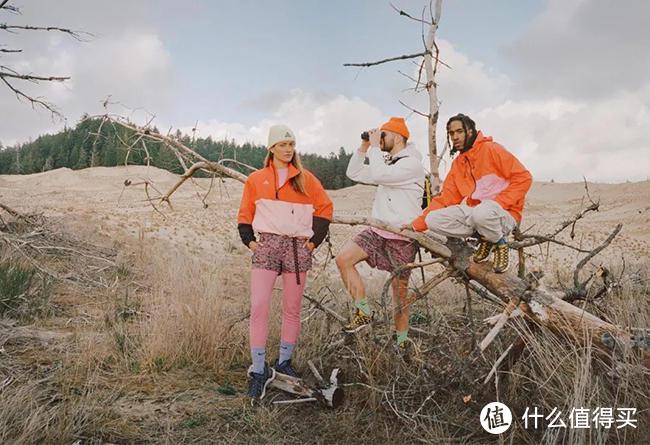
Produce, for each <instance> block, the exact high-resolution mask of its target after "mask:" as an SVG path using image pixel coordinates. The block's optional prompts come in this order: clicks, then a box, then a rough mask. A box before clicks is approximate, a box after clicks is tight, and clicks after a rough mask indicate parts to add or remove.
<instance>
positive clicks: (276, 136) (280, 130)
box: [267, 125, 296, 148]
mask: <svg viewBox="0 0 650 445" xmlns="http://www.w3.org/2000/svg"><path fill="white" fill-rule="evenodd" d="M284 141H293V142H296V136H295V135H294V134H293V131H291V128H289V127H287V126H286V125H273V126H272V127H271V128H269V144H268V145H267V148H271V147H273V146H274V145H275V144H277V143H278V142H284Z"/></svg>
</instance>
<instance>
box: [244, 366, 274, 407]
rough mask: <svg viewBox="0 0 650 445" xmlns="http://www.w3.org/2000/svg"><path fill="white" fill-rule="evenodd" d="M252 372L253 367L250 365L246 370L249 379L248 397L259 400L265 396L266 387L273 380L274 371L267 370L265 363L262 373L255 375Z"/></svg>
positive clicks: (271, 369)
mask: <svg viewBox="0 0 650 445" xmlns="http://www.w3.org/2000/svg"><path fill="white" fill-rule="evenodd" d="M252 370H253V366H252V365H251V367H250V368H248V377H249V378H250V380H249V382H248V397H250V398H252V399H256V400H260V399H262V398H264V396H265V395H266V387H267V386H268V385H269V383H271V381H272V380H273V379H274V378H275V369H273V368H269V367H268V365H267V364H266V363H265V364H264V372H262V373H257V372H253V371H252Z"/></svg>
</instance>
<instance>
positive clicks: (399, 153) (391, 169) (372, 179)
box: [336, 117, 425, 351]
mask: <svg viewBox="0 0 650 445" xmlns="http://www.w3.org/2000/svg"><path fill="white" fill-rule="evenodd" d="M408 138H409V130H408V128H407V126H406V123H405V122H404V119H403V118H399V117H393V118H391V119H390V120H389V121H388V122H386V123H384V124H383V125H382V126H381V128H380V129H374V130H370V131H369V132H368V133H365V132H364V133H363V134H362V135H361V139H362V140H361V146H360V147H359V149H358V150H357V151H356V152H355V153H353V154H352V158H351V159H350V163H349V164H348V169H347V175H348V177H349V178H350V179H352V180H354V181H358V182H362V183H366V184H374V185H377V186H378V187H377V192H376V193H375V200H374V203H373V206H372V217H373V218H375V219H377V220H380V221H382V222H385V223H387V224H392V225H395V226H398V227H399V226H401V225H403V224H405V223H407V222H410V221H412V220H413V218H415V217H416V216H417V215H418V214H419V213H420V212H421V211H422V208H421V200H422V189H423V186H424V176H425V171H424V167H423V166H422V155H421V154H420V152H419V151H418V150H417V149H416V148H415V147H414V146H413V145H412V144H410V143H407V141H408ZM385 154H388V155H389V156H388V157H385ZM366 157H367V158H368V162H369V164H368V165H365V164H364V161H365V159H366ZM417 249H418V246H417V243H416V242H414V241H412V240H410V239H408V238H405V237H403V236H400V235H396V234H393V233H390V232H387V231H384V230H380V229H376V228H369V229H366V230H364V231H362V232H361V233H359V234H358V235H357V236H356V237H355V238H354V239H353V240H351V241H350V242H348V244H347V245H346V246H344V248H343V250H342V251H341V253H339V254H338V255H337V257H336V264H337V266H338V268H339V271H340V273H341V278H342V279H343V283H344V284H345V287H346V288H347V290H348V292H350V295H351V296H352V298H353V299H354V303H355V306H356V311H355V313H354V315H353V316H352V319H351V320H350V323H349V324H348V325H347V326H346V327H345V331H346V332H348V333H353V332H357V331H358V330H360V329H362V328H363V327H364V326H367V325H368V324H369V323H370V315H371V311H370V307H369V305H368V300H367V299H366V291H365V289H364V284H363V280H362V279H361V276H360V275H359V272H358V271H357V269H356V265H357V264H358V263H360V262H362V261H366V262H367V263H368V265H370V267H374V268H377V269H380V270H385V271H388V272H395V271H396V269H397V268H399V267H400V266H403V265H405V264H408V263H412V262H413V260H414V259H415V254H416V252H417ZM410 273H411V270H410V269H406V270H401V271H398V272H397V273H396V274H395V277H394V278H393V280H392V282H391V285H392V289H393V305H394V307H395V329H396V331H397V346H398V348H399V349H398V350H399V351H404V350H405V348H406V346H407V345H406V340H407V336H408V326H409V308H408V307H409V304H408V301H409V300H408V282H409V276H410Z"/></svg>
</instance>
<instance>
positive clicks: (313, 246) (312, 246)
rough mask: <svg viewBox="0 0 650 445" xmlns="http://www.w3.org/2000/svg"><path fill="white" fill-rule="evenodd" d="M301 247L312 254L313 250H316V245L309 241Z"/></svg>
mask: <svg viewBox="0 0 650 445" xmlns="http://www.w3.org/2000/svg"><path fill="white" fill-rule="evenodd" d="M303 246H304V247H306V248H307V249H308V250H309V251H310V252H313V251H314V249H315V248H316V244H314V243H312V242H311V241H309V240H307V242H306V243H305V244H303Z"/></svg>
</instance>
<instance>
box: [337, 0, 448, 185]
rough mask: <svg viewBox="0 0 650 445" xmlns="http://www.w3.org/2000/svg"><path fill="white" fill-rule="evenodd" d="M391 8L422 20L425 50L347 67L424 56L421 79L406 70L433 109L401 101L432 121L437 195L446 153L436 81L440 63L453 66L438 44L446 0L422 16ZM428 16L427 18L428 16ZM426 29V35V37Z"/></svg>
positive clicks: (430, 141)
mask: <svg viewBox="0 0 650 445" xmlns="http://www.w3.org/2000/svg"><path fill="white" fill-rule="evenodd" d="M391 7H392V8H393V9H394V10H395V11H396V12H397V13H399V15H401V16H404V17H406V18H408V19H410V20H413V21H415V22H418V23H420V24H421V25H422V43H423V45H424V51H421V52H417V53H413V54H404V55H401V56H396V57H390V58H387V59H382V60H378V61H375V62H362V63H345V64H343V66H356V67H364V68H365V67H371V66H375V65H380V64H383V63H388V62H394V61H399V60H409V59H420V61H419V62H418V66H419V69H418V74H417V78H414V77H413V76H411V75H408V74H405V73H402V72H401V71H400V74H402V75H404V76H405V77H407V78H408V79H410V80H411V81H413V82H414V83H415V86H414V87H413V88H412V90H413V91H415V92H421V91H424V90H426V91H427V93H428V95H429V111H428V112H422V111H419V110H417V109H415V108H413V107H411V106H409V105H407V104H405V103H403V102H402V101H400V104H402V106H404V107H405V108H407V109H409V110H410V111H411V112H412V113H414V114H417V115H419V116H422V117H425V118H426V119H427V123H428V132H427V134H428V137H427V142H428V148H429V160H430V164H431V177H432V181H431V188H432V192H433V194H434V195H435V194H437V193H438V192H439V191H440V160H441V159H442V157H443V156H444V152H443V153H441V154H440V155H439V154H438V147H437V144H436V133H437V132H436V128H437V125H438V115H439V108H440V103H439V101H438V92H437V84H436V74H437V72H438V64H441V65H444V66H446V67H447V68H451V67H450V66H449V65H447V64H446V63H444V62H443V61H441V60H440V57H439V56H440V50H439V48H438V45H437V44H436V31H437V30H438V24H439V23H440V16H441V14H442V0H435V5H434V1H433V0H431V1H430V3H429V5H428V7H425V8H424V9H423V10H422V15H421V18H417V17H414V16H412V15H411V14H409V13H407V12H405V11H402V10H400V9H397V8H396V7H395V6H393V5H392V4H391ZM427 13H428V17H427V18H426V19H425V16H427ZM425 29H426V37H425ZM423 70H424V72H425V75H426V82H425V81H423V79H422V71H423Z"/></svg>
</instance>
